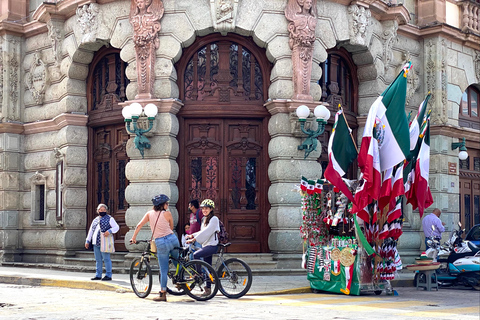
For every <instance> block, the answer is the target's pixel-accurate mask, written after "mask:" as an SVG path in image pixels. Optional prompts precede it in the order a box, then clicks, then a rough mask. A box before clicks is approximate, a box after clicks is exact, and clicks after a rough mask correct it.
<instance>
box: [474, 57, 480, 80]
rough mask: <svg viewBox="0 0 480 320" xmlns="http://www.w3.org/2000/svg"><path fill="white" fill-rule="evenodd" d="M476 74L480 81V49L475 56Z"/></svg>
mask: <svg viewBox="0 0 480 320" xmlns="http://www.w3.org/2000/svg"><path fill="white" fill-rule="evenodd" d="M475 75H476V76H477V82H480V51H477V53H476V56H475Z"/></svg>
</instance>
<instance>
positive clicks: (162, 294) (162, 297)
mask: <svg viewBox="0 0 480 320" xmlns="http://www.w3.org/2000/svg"><path fill="white" fill-rule="evenodd" d="M153 301H165V302H166V301H167V293H166V292H160V295H159V296H158V297H155V298H153Z"/></svg>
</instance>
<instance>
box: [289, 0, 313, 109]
mask: <svg viewBox="0 0 480 320" xmlns="http://www.w3.org/2000/svg"><path fill="white" fill-rule="evenodd" d="M316 8H317V1H316V0H303V1H301V0H289V1H288V4H287V7H286V8H285V17H286V18H287V20H288V22H289V23H288V32H289V46H290V49H291V50H292V64H293V87H294V95H293V99H295V100H305V101H313V98H312V96H311V94H310V81H311V79H310V78H311V75H312V58H313V47H314V42H315V27H316V26H317V9H316Z"/></svg>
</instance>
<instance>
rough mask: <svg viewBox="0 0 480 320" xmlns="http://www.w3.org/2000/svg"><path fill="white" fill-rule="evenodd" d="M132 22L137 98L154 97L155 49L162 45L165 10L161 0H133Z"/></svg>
mask: <svg viewBox="0 0 480 320" xmlns="http://www.w3.org/2000/svg"><path fill="white" fill-rule="evenodd" d="M131 1H132V2H131V7H130V23H131V24H132V26H133V43H134V45H135V53H136V58H137V76H138V78H137V81H138V94H137V96H136V97H135V98H136V99H151V98H153V96H152V94H153V83H154V81H155V74H154V71H155V59H156V57H155V50H156V49H158V47H159V45H160V40H159V39H158V32H160V29H161V25H160V19H161V18H162V17H163V13H164V11H165V9H164V7H163V2H162V1H161V0H131Z"/></svg>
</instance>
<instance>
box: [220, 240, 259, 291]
mask: <svg viewBox="0 0 480 320" xmlns="http://www.w3.org/2000/svg"><path fill="white" fill-rule="evenodd" d="M230 245H231V243H226V244H221V243H219V244H218V245H217V246H218V247H219V253H218V258H217V261H216V262H215V270H216V271H217V275H218V279H219V280H220V286H219V290H220V292H221V293H222V294H223V295H224V296H226V297H227V298H231V299H238V298H240V297H243V296H244V295H245V294H246V293H247V292H248V290H250V287H251V286H252V281H253V276H252V270H251V269H250V267H249V266H248V264H247V263H246V262H244V261H243V260H240V259H238V258H229V259H227V260H225V259H224V257H223V253H224V251H225V248H226V247H228V246H230Z"/></svg>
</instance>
